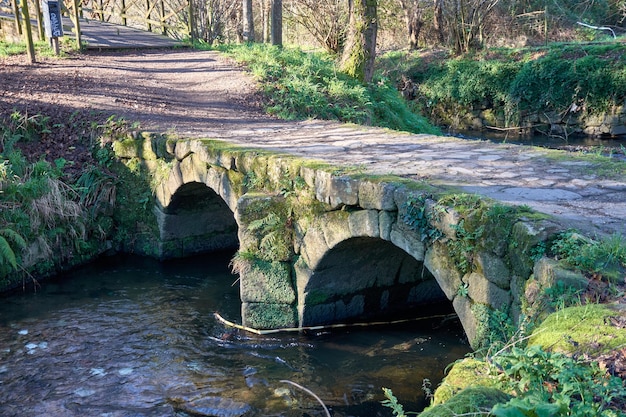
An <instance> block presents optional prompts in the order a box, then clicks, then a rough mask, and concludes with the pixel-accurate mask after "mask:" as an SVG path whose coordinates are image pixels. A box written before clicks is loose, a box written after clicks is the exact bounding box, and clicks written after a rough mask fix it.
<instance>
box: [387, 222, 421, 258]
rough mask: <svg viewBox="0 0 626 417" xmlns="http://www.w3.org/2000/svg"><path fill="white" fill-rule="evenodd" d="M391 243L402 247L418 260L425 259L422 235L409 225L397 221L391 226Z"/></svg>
mask: <svg viewBox="0 0 626 417" xmlns="http://www.w3.org/2000/svg"><path fill="white" fill-rule="evenodd" d="M389 236H390V240H391V243H393V244H394V245H396V246H397V247H398V248H400V249H402V250H403V251H405V252H406V253H408V254H409V255H411V256H412V257H413V258H415V259H416V260H418V261H423V260H424V251H425V246H424V243H423V242H422V241H421V240H420V237H419V236H418V235H417V233H415V231H414V230H412V229H411V228H410V227H409V226H407V225H406V224H404V223H400V222H396V223H394V224H393V226H392V227H391V233H390V235H389Z"/></svg>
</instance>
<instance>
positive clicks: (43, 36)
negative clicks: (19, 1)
mask: <svg viewBox="0 0 626 417" xmlns="http://www.w3.org/2000/svg"><path fill="white" fill-rule="evenodd" d="M34 3H35V13H36V14H37V29H38V35H39V40H40V41H43V40H44V39H46V34H45V33H44V27H43V15H42V14H41V5H40V4H39V0H35V1H34Z"/></svg>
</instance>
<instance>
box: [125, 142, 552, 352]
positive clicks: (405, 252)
mask: <svg viewBox="0 0 626 417" xmlns="http://www.w3.org/2000/svg"><path fill="white" fill-rule="evenodd" d="M116 148H117V153H118V155H119V156H121V157H123V158H125V159H127V160H130V159H132V158H136V159H139V160H140V161H141V162H142V163H143V164H144V165H145V166H146V167H147V168H148V170H149V171H150V173H151V176H152V181H153V188H154V191H155V197H156V207H155V212H157V213H158V215H157V219H158V222H159V230H160V233H161V236H160V238H161V245H162V248H161V249H162V251H161V255H162V257H173V256H184V255H189V254H192V253H198V252H203V251H206V250H208V249H215V248H220V247H225V246H233V245H238V252H237V255H236V256H235V258H234V259H233V266H234V269H235V271H236V272H237V273H239V275H240V289H241V292H240V294H241V301H242V318H243V321H244V324H245V325H247V326H250V327H257V328H279V327H298V326H311V325H318V324H328V323H335V322H344V321H351V320H357V319H359V320H362V319H368V318H378V317H380V316H384V315H391V314H396V313H399V312H403V313H404V314H408V315H410V314H412V313H411V312H415V311H419V312H420V313H422V314H423V313H424V312H425V311H428V309H429V308H432V305H433V304H441V301H442V300H443V301H445V302H446V303H448V305H451V306H452V307H453V308H454V311H455V312H456V313H457V314H458V316H459V318H460V320H461V323H462V325H463V328H464V330H465V332H466V334H467V336H468V339H469V341H470V343H471V344H472V346H474V347H476V346H479V345H481V344H482V343H484V342H485V341H486V340H487V338H488V335H489V333H490V332H491V331H492V330H493V329H492V327H493V326H501V323H500V322H494V320H493V318H494V317H501V313H505V314H507V315H508V316H509V317H510V318H511V319H512V320H513V321H515V320H517V319H518V318H519V317H520V315H521V310H522V304H523V300H524V298H525V291H526V288H527V287H528V282H529V281H534V282H538V281H537V280H532V279H531V278H532V277H533V272H538V271H536V268H535V260H534V259H533V258H532V257H531V254H532V249H533V248H534V247H535V246H536V245H537V244H539V243H540V242H543V241H545V240H547V239H548V238H549V237H550V236H551V235H553V234H554V233H556V232H557V231H559V230H560V226H559V225H558V223H556V222H555V221H554V220H553V219H550V218H548V217H547V216H545V215H539V214H537V213H533V212H532V211H530V210H529V209H527V208H524V207H522V208H515V207H509V206H503V205H501V204H498V203H496V202H494V201H490V200H487V199H485V198H482V197H479V196H475V195H467V194H456V193H454V192H453V191H450V192H448V193H446V194H438V195H435V194H433V193H432V192H431V190H430V189H429V186H428V184H423V183H416V182H407V181H405V180H403V179H401V178H395V179H394V178H387V179H385V180H381V179H380V178H376V177H364V176H362V175H360V174H359V172H358V170H354V171H353V172H351V170H350V169H346V168H342V167H336V166H329V165H326V164H323V163H319V162H315V161H310V160H305V159H298V158H295V157H292V156H286V155H279V154H272V153H269V152H264V151H260V150H256V149H246V148H242V147H235V146H231V145H229V144H227V143H224V142H218V141H212V140H168V139H165V138H162V137H148V136H144V137H140V138H139V139H134V140H133V139H129V140H127V141H123V142H120V144H118V145H116ZM534 270H535V271H534ZM544 270H545V268H544ZM542 274H543V275H545V273H542ZM548 274H549V273H548ZM496 312H500V313H498V315H495V313H496ZM490 318H491V319H490Z"/></svg>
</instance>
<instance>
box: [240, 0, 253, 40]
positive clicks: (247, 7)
mask: <svg viewBox="0 0 626 417" xmlns="http://www.w3.org/2000/svg"><path fill="white" fill-rule="evenodd" d="M242 6H243V13H242V14H243V41H244V42H254V15H253V14H252V0H243V5H242Z"/></svg>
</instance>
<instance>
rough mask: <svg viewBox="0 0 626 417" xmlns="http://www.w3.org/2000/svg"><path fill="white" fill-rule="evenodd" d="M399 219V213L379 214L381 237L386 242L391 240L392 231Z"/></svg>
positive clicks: (387, 212)
mask: <svg viewBox="0 0 626 417" xmlns="http://www.w3.org/2000/svg"><path fill="white" fill-rule="evenodd" d="M397 219H398V213H394V212H389V211H381V212H380V213H379V214H378V226H379V227H380V230H379V236H380V238H381V239H384V240H391V230H392V228H393V225H394V224H395V223H396V221H397Z"/></svg>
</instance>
